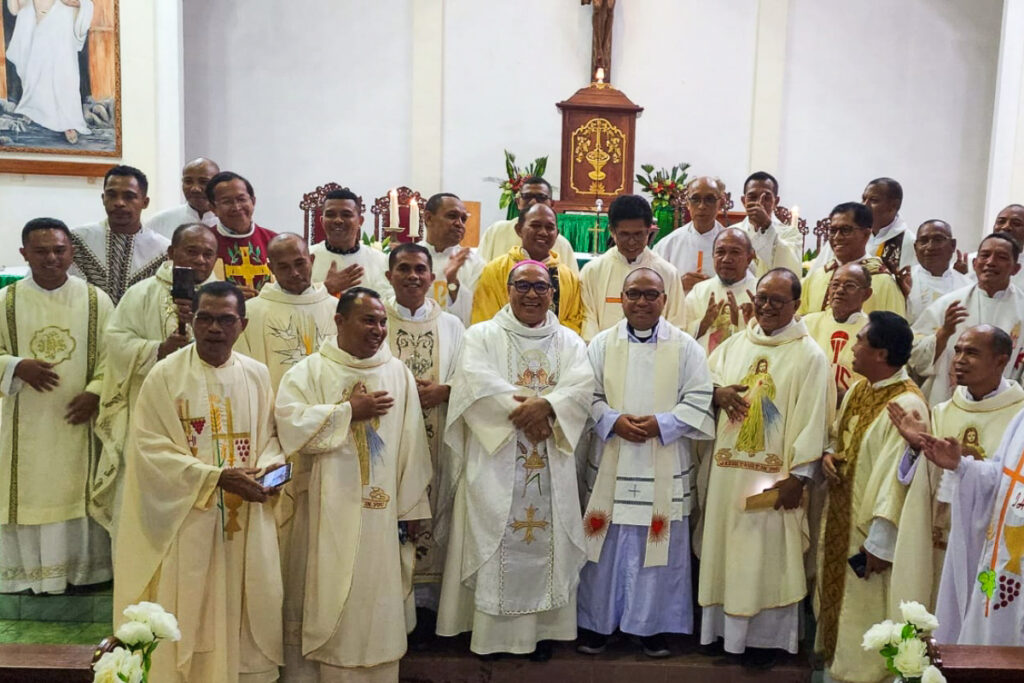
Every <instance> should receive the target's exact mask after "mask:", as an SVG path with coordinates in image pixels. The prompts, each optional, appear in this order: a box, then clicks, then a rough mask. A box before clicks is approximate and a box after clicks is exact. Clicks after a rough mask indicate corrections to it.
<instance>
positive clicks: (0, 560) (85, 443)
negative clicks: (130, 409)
mask: <svg viewBox="0 0 1024 683" xmlns="http://www.w3.org/2000/svg"><path fill="white" fill-rule="evenodd" d="M70 237H71V236H70V233H69V232H68V228H67V226H66V225H64V223H62V222H60V221H58V220H56V219H53V218H36V219H34V220H31V221H29V222H28V223H26V224H25V227H24V229H23V230H22V233H21V243H22V247H21V254H22V256H23V257H24V258H25V261H27V262H28V265H29V269H30V271H31V273H30V275H29V276H28V277H26V278H25V279H24V280H20V281H18V282H16V283H12V284H10V285H8V286H7V287H4V288H3V289H2V290H0V311H3V314H2V315H0V395H2V400H0V411H2V418H0V439H2V446H0V472H3V480H4V482H5V483H6V484H7V485H5V486H3V487H0V592H2V593H19V592H21V591H24V590H29V589H30V590H32V591H33V592H35V593H63V592H64V590H65V589H66V588H67V586H68V585H69V584H70V585H86V584H92V583H99V582H102V581H107V580H109V579H110V576H111V571H110V541H109V539H108V538H107V534H106V533H105V532H104V531H103V529H102V528H100V527H99V525H97V524H96V523H95V522H94V521H93V520H92V519H90V518H89V517H88V516H87V514H86V510H87V505H86V503H87V501H86V492H87V490H88V482H89V476H90V474H91V472H92V469H93V468H94V467H95V465H96V459H97V457H98V455H99V448H98V445H97V443H96V441H95V439H94V438H93V431H92V425H91V424H90V423H91V421H92V418H93V416H94V415H95V414H96V408H97V406H98V405H99V398H100V397H99V393H100V385H101V384H102V382H103V372H104V366H105V365H106V360H105V356H106V344H105V340H104V337H103V330H104V328H105V327H106V324H107V321H108V319H109V318H110V314H111V313H112V311H113V306H112V305H111V303H110V299H108V298H107V297H106V295H105V294H103V292H101V291H99V290H98V289H96V288H95V287H93V286H92V285H87V284H86V283H85V282H83V281H82V280H79V279H78V278H76V277H69V276H68V274H67V272H68V268H69V267H70V265H71V257H72V248H71V239H70ZM55 475H56V476H55Z"/></svg>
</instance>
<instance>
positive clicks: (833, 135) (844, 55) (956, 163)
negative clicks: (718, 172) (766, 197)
mask: <svg viewBox="0 0 1024 683" xmlns="http://www.w3.org/2000/svg"><path fill="white" fill-rule="evenodd" d="M1002 4H1003V3H1002V2H1001V1H1000V0H976V1H975V2H970V3H964V2H959V1H958V0H910V1H908V2H900V3H894V2H887V1H886V0H866V1H865V2H859V3H853V4H851V3H839V2H820V1H819V0H791V1H790V7H789V17H790V23H789V37H788V55H787V61H786V77H785V84H784V98H785V102H784V114H783V124H782V134H781V138H780V139H781V143H780V147H781V149H780V163H779V168H778V169H777V170H778V175H779V179H780V181H781V183H782V185H783V186H782V189H781V193H782V195H783V198H784V200H785V201H786V202H787V203H788V204H792V203H794V202H795V203H797V204H799V205H800V207H801V212H802V215H803V216H805V217H806V218H808V219H809V220H811V221H814V220H817V219H818V218H821V217H824V216H825V215H827V213H828V211H829V210H830V209H831V208H832V206H834V205H835V204H837V203H839V202H842V201H850V200H859V198H860V196H861V192H862V190H863V189H864V185H865V183H866V182H867V181H868V180H870V179H871V178H874V177H877V176H892V177H894V178H896V179H897V180H899V181H900V182H901V183H902V184H903V188H904V202H903V210H902V212H901V213H902V215H903V217H904V218H905V220H906V221H907V222H908V224H910V225H911V226H912V227H915V228H916V226H917V225H918V224H920V223H921V222H922V221H924V220H926V219H929V218H943V219H945V220H947V221H949V222H950V223H951V224H952V225H953V228H954V232H955V234H956V235H957V236H958V238H960V239H961V242H962V243H963V244H965V245H971V246H973V245H974V243H975V242H976V241H977V240H978V238H979V237H980V235H981V234H982V233H983V232H987V231H988V230H989V229H990V227H991V226H990V225H988V224H987V223H986V221H985V219H984V205H985V196H986V193H985V188H986V179H987V171H988V158H989V140H990V136H991V131H992V114H993V99H994V96H995V77H996V64H997V59H998V50H999V35H1000V23H1001V17H1002ZM811 246H813V244H812V245H811Z"/></svg>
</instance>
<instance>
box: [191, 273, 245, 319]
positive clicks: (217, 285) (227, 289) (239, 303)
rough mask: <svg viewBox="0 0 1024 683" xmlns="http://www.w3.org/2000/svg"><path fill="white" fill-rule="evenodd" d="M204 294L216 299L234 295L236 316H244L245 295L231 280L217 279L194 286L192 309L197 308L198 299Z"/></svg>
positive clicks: (195, 309)
mask: <svg viewBox="0 0 1024 683" xmlns="http://www.w3.org/2000/svg"><path fill="white" fill-rule="evenodd" d="M204 294H205V295H206V296H212V297H216V298H218V299H225V298H227V297H229V296H233V297H235V308H236V309H237V310H238V317H239V318H242V319H244V318H245V295H244V294H242V290H240V289H239V288H238V287H237V286H236V285H235V284H234V283H233V282H228V281H226V280H217V281H215V282H209V283H207V284H205V285H203V286H202V287H198V288H196V293H195V294H193V295H192V310H193V311H198V310H199V300H200V299H202V297H203V295H204Z"/></svg>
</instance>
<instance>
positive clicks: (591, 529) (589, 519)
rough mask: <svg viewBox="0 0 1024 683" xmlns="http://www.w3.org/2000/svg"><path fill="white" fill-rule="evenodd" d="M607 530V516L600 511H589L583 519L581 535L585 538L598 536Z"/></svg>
mask: <svg viewBox="0 0 1024 683" xmlns="http://www.w3.org/2000/svg"><path fill="white" fill-rule="evenodd" d="M607 528H608V514H607V513H605V512H602V511H601V510H591V511H590V512H588V513H587V516H586V517H584V518H583V533H584V535H585V536H586V537H587V538H592V537H594V536H599V535H601V534H602V533H604V532H605V531H606V530H607Z"/></svg>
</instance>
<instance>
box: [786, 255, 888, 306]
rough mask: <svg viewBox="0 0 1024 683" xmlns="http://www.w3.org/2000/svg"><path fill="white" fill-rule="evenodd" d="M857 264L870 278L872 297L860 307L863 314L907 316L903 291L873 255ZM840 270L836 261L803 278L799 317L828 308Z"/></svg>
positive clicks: (859, 260) (858, 261)
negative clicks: (836, 275)
mask: <svg viewBox="0 0 1024 683" xmlns="http://www.w3.org/2000/svg"><path fill="white" fill-rule="evenodd" d="M856 262H857V263H860V264H861V265H862V266H864V268H865V269H866V270H867V271H868V273H869V274H870V275H871V298H869V299H868V300H867V301H865V302H864V305H863V306H862V307H861V311H862V312H863V313H864V315H867V314H868V313H870V312H871V311H892V312H893V313H895V314H897V315H900V316H906V314H907V302H906V300H905V299H904V298H903V292H902V291H901V290H900V288H899V285H897V284H896V280H894V279H893V276H892V275H890V274H889V272H888V271H886V270H884V267H883V266H882V262H881V261H879V260H878V259H877V258H875V257H874V256H865V257H863V258H861V259H858V260H857V261H856ZM844 265H845V264H844ZM838 268H839V264H838V262H836V261H835V260H833V261H832V262H831V263H829V264H828V265H827V266H825V267H824V268H818V269H817V270H812V271H811V273H810V275H808V276H807V277H805V278H804V282H803V291H802V292H801V294H800V311H799V313H800V315H806V314H808V313H815V312H817V311H824V310H827V309H828V308H829V302H830V296H829V288H828V287H829V284H830V283H831V282H832V276H833V275H835V272H836V270H838Z"/></svg>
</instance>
